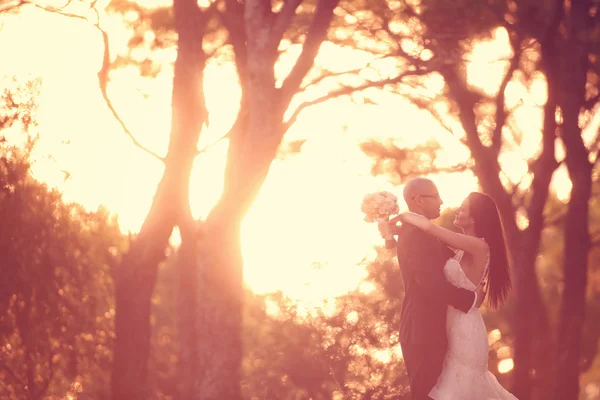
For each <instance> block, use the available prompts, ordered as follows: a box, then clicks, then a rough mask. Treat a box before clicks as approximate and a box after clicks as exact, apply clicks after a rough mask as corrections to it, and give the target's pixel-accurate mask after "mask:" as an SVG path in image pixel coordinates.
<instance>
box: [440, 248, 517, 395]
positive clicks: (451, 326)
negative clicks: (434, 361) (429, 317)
mask: <svg viewBox="0 0 600 400" xmlns="http://www.w3.org/2000/svg"><path fill="white" fill-rule="evenodd" d="M463 254H464V253H463V252H462V251H459V252H457V254H456V256H455V257H454V258H451V259H449V260H448V261H447V262H446V265H445V266H444V274H445V275H446V279H448V281H449V282H450V283H451V284H453V285H454V286H456V287H459V288H463V289H467V290H471V291H475V290H476V285H474V284H473V282H471V281H470V280H469V278H467V276H466V275H465V273H464V271H463V270H462V267H461V265H460V261H461V259H462V256H463ZM488 268H489V256H488V262H487V264H486V266H485V268H484V272H483V276H482V277H481V280H480V282H479V283H481V282H483V279H484V278H485V276H486V274H487V271H488ZM446 324H447V325H446V333H447V336H448V351H447V353H446V358H445V359H444V367H443V369H442V373H441V375H440V377H439V378H438V381H437V383H436V385H435V386H434V387H433V389H431V392H430V393H429V396H430V397H431V398H432V399H435V400H517V398H516V397H515V396H513V395H512V394H510V393H509V392H508V391H507V390H505V389H504V388H503V387H502V386H501V385H500V383H499V382H498V380H497V379H496V377H495V376H494V375H493V374H492V373H491V372H489V371H488V347H489V345H488V335H487V329H486V327H485V323H484V321H483V317H482V316H481V312H480V311H479V309H477V308H475V309H472V310H471V311H469V312H468V313H463V312H462V311H460V310H457V309H455V308H454V307H451V306H449V307H448V311H447V314H446Z"/></svg>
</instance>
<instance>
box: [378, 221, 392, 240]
mask: <svg viewBox="0 0 600 400" xmlns="http://www.w3.org/2000/svg"><path fill="white" fill-rule="evenodd" d="M377 227H378V228H379V234H380V235H381V237H382V238H383V239H386V240H387V239H393V232H392V227H391V226H390V222H389V221H379V222H378V224H377Z"/></svg>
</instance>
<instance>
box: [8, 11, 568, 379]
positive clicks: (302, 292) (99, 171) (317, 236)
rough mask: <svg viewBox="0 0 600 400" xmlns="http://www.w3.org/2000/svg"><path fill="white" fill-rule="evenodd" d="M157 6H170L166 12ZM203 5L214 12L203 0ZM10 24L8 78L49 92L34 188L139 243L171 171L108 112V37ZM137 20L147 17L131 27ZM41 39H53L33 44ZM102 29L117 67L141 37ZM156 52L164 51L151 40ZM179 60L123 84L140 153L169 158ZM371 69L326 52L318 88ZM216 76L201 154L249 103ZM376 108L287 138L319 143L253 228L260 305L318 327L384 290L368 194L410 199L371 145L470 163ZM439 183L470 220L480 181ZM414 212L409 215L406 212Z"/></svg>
mask: <svg viewBox="0 0 600 400" xmlns="http://www.w3.org/2000/svg"><path fill="white" fill-rule="evenodd" d="M152 4H153V6H164V5H169V4H170V3H169V2H165V1H164V0H153V1H152ZM201 4H207V1H204V0H202V1H201ZM1 18H2V21H1V22H2V23H3V25H2V34H1V35H0V48H2V49H3V51H4V54H6V55H7V56H6V57H5V60H4V62H3V64H2V66H1V67H0V75H3V74H6V75H13V74H15V75H17V76H19V77H21V78H23V77H37V76H41V77H42V78H43V83H42V88H41V93H40V97H39V102H40V109H39V114H38V121H39V131H40V133H41V139H40V143H39V146H38V147H37V149H36V153H35V158H36V162H35V164H34V166H33V173H34V175H35V176H36V177H37V178H38V179H40V180H43V181H45V182H47V183H48V184H49V185H51V186H54V187H57V188H59V189H60V190H61V191H62V192H63V193H64V198H65V200H67V201H76V202H79V203H81V204H83V205H85V206H86V207H87V208H89V209H95V208H97V207H99V206H100V205H105V206H106V207H107V208H108V209H110V210H111V211H113V212H115V213H117V214H118V215H119V222H120V225H121V228H122V230H123V231H124V232H127V231H131V232H137V231H138V230H139V229H140V227H141V224H142V222H143V220H144V218H145V216H146V214H147V212H148V210H149V208H150V205H151V202H152V198H153V195H154V191H155V189H156V185H157V184H158V181H159V179H160V177H161V174H162V172H163V169H162V165H161V164H160V163H159V162H158V161H157V160H155V159H153V158H152V157H151V156H149V155H148V154H146V153H144V152H143V151H141V150H139V149H138V148H137V147H135V146H134V145H133V144H132V142H131V140H130V139H129V138H128V137H127V136H126V135H125V134H124V133H123V132H122V130H121V128H120V126H119V125H118V124H117V123H116V122H115V120H114V119H113V117H112V115H111V113H110V111H109V110H108V109H107V107H106V104H105V103H104V100H103V98H102V96H101V93H100V90H99V88H98V82H97V73H98V70H99V69H100V67H101V62H102V40H101V37H100V35H99V33H98V32H97V30H96V29H94V28H93V27H91V26H90V25H89V24H86V23H85V22H83V21H79V20H73V19H65V18H64V17H61V16H57V15H51V14H48V13H44V12H42V11H40V10H37V9H35V8H33V7H25V8H24V9H23V13H22V15H20V16H15V15H5V16H2V17H1ZM127 18H129V19H135V18H137V16H136V15H133V14H129V15H128V16H127ZM41 26H43V27H44V35H31V34H30V33H31V32H35V31H38V30H39V28H40V27H41ZM102 26H103V28H104V29H106V30H107V31H108V32H109V37H110V38H111V53H112V56H113V57H116V56H117V55H118V54H124V53H125V52H126V51H127V39H128V38H129V35H130V34H131V32H130V30H129V28H127V26H126V25H125V24H123V22H122V21H120V20H119V19H118V18H117V17H112V16H107V15H102ZM148 35H152V34H150V33H149V34H148ZM14 38H19V40H14ZM146 40H148V41H151V40H152V37H151V36H148V37H146ZM507 41H508V37H507V35H506V31H505V30H503V29H499V30H497V31H496V32H495V33H494V36H493V38H492V39H491V40H490V41H486V42H482V43H480V44H477V45H476V46H475V48H474V50H473V52H472V54H471V55H470V62H469V63H468V66H467V68H468V77H469V82H470V83H471V84H473V85H477V86H478V87H481V88H482V90H483V91H484V92H486V93H494V91H497V88H498V85H499V82H500V81H499V79H501V78H499V77H500V76H501V74H502V72H503V71H504V70H505V69H506V66H507V61H506V59H507V57H510V52H509V51H507V46H506V43H507ZM410 45H411V44H410V43H407V46H410ZM23 49H27V51H23ZM299 51H300V48H299V47H298V46H288V47H286V48H285V51H284V52H283V55H282V58H281V60H280V62H279V63H278V64H277V66H276V71H277V75H278V76H279V77H282V76H284V74H285V73H287V72H288V71H289V70H290V68H291V62H292V61H293V60H295V58H296V57H297V56H298V54H299ZM175 55H176V52H175V49H170V50H167V51H164V52H162V53H161V54H159V55H158V57H159V61H160V62H163V63H164V65H163V69H162V71H161V72H160V73H159V74H158V76H157V77H156V78H155V79H149V78H144V79H140V77H139V73H138V71H137V69H136V68H134V67H127V68H123V69H120V70H115V71H113V72H111V85H110V87H109V95H110V97H111V99H112V101H113V103H114V106H115V108H116V109H117V110H119V112H120V113H121V114H122V118H123V119H124V120H125V122H126V123H127V125H128V126H129V127H130V129H131V131H132V132H133V133H134V135H135V136H136V137H137V139H138V140H139V141H140V142H141V143H142V144H143V145H144V146H146V147H148V148H149V149H151V150H152V151H154V152H156V153H158V154H161V155H164V153H165V152H166V149H167V145H168V140H169V132H170V125H171V116H170V111H171V84H172V77H173V69H172V62H173V61H174V59H175ZM134 56H135V57H137V58H139V59H143V58H145V57H147V53H146V52H145V50H143V51H141V52H140V53H139V54H137V55H134ZM370 57H371V56H370V55H369V54H367V53H365V52H359V51H354V50H350V49H349V48H343V47H339V46H335V45H333V44H331V43H324V44H323V46H322V48H321V51H320V52H319V54H318V56H317V58H316V60H315V62H316V65H317V69H316V70H315V71H313V72H312V73H311V74H313V75H312V76H316V74H317V73H318V69H319V68H321V67H322V68H327V69H329V70H333V71H337V72H340V71H345V70H350V69H354V68H361V67H364V66H365V65H366V63H368V61H369V60H370ZM375 65H376V66H377V69H374V70H365V71H364V72H363V73H362V74H361V77H360V78H356V77H354V78H352V80H353V81H361V80H362V79H368V78H372V77H373V76H374V75H377V76H390V75H392V74H394V73H395V72H396V68H397V67H396V66H395V65H393V64H391V63H390V62H389V61H388V62H385V61H381V62H379V63H378V64H375ZM205 76H206V79H205V81H204V90H205V95H206V99H207V103H208V109H209V112H210V124H209V126H208V127H207V128H206V129H205V130H204V131H203V132H202V135H201V138H200V143H199V144H198V147H199V148H204V147H206V146H208V145H210V144H212V143H214V142H216V141H218V140H219V138H221V137H223V136H224V135H225V134H226V133H227V131H228V130H229V128H230V127H231V124H232V123H233V121H234V118H235V114H236V112H237V109H238V106H239V99H240V95H241V92H240V88H239V85H238V83H237V75H236V70H235V66H234V65H233V64H231V63H226V62H221V63H216V62H213V63H210V64H209V65H208V66H207V68H206V71H205ZM540 82H541V83H540ZM334 83H335V82H333V81H332V82H329V83H326V82H324V83H323V85H320V86H316V87H312V88H309V89H308V90H306V92H305V93H303V94H301V95H299V96H297V97H296V98H295V99H294V104H298V102H300V101H303V100H306V99H311V98H315V97H318V96H321V95H323V94H326V93H328V91H329V90H331V87H333V86H332V85H334ZM542 83H543V80H542V79H541V78H539V79H537V80H534V85H535V88H534V89H532V91H531V93H530V92H528V91H527V90H525V89H524V88H523V86H521V85H518V84H515V83H511V84H510V85H509V86H508V88H507V92H506V95H507V100H508V101H509V103H511V104H514V105H515V106H517V105H518V108H517V109H516V110H515V112H514V118H516V120H517V121H518V125H519V126H520V127H521V129H522V130H523V131H524V132H526V133H527V135H525V139H524V141H523V143H521V146H516V149H515V151H514V152H513V153H507V154H504V155H503V156H502V159H501V163H502V165H503V166H504V167H505V168H506V170H507V173H508V175H509V177H510V180H511V181H514V180H518V179H520V177H521V176H522V175H523V174H524V173H525V172H526V171H527V165H526V163H525V162H524V161H523V157H528V156H530V155H531V154H533V152H534V149H536V148H537V145H538V139H539V136H536V134H537V133H539V131H540V128H541V125H540V124H541V116H540V113H539V110H538V108H539V107H538V106H539V105H540V104H543V102H544V101H545V92H544V90H545V87H544V85H543V84H542ZM278 84H279V85H280V84H281V79H280V80H279V81H278ZM443 85H444V83H443V80H442V78H441V76H439V75H433V76H431V77H429V78H428V80H427V91H428V93H429V95H430V96H432V97H433V96H434V95H435V94H438V93H440V92H441V91H442V89H443V87H444V86H443ZM369 95H371V92H369ZM364 96H365V95H364V94H362V95H357V96H355V98H354V99H355V100H361V99H364ZM372 97H373V99H376V101H377V103H378V104H376V105H372V104H360V101H358V102H353V101H351V99H348V98H339V99H335V100H332V101H329V102H327V103H324V104H321V105H319V106H314V107H311V108H308V109H306V110H305V111H304V112H303V113H302V114H301V115H300V116H299V118H298V120H297V122H296V124H294V126H292V128H291V129H290V130H289V132H288V133H287V135H286V137H285V139H284V141H292V140H305V141H306V142H305V143H304V145H303V146H302V151H301V152H300V153H298V154H292V155H288V156H287V157H286V158H285V159H277V160H275V161H274V163H273V165H272V167H271V169H270V171H269V175H268V177H267V180H266V182H265V184H264V186H263V187H262V189H261V191H260V193H259V195H258V197H257V199H256V201H255V204H254V206H253V207H252V209H251V210H250V212H249V214H248V216H247V217H246V219H245V220H244V222H243V226H242V235H243V241H242V243H243V256H244V264H245V265H244V279H245V281H246V284H247V285H248V286H249V287H250V288H252V290H253V291H255V292H256V293H268V292H273V291H276V290H281V291H283V292H284V293H285V294H286V295H288V296H290V297H291V298H293V299H297V300H299V301H302V302H303V304H302V307H303V310H304V312H305V313H306V314H308V313H309V312H310V311H311V310H313V309H314V308H315V307H322V308H323V309H324V310H325V312H326V313H332V312H333V311H332V310H335V302H330V303H325V304H324V303H323V299H327V298H331V297H332V296H337V295H341V294H344V293H346V292H348V291H349V290H353V289H355V288H357V287H359V285H360V291H361V292H362V293H370V292H372V291H373V290H375V287H374V286H373V285H372V284H369V283H366V282H362V280H363V279H364V278H365V276H366V275H365V269H364V265H363V264H362V263H363V260H368V259H371V258H372V257H373V246H375V245H381V244H382V242H381V238H380V236H379V234H378V232H377V228H376V226H375V225H373V224H367V223H365V222H364V221H363V215H362V212H361V211H360V202H361V199H362V197H363V195H364V194H365V193H366V192H369V191H375V190H389V191H392V192H394V193H396V194H398V196H399V197H401V193H402V192H401V191H402V187H394V186H393V185H392V184H391V182H390V180H389V179H388V178H386V177H382V176H378V177H373V176H371V171H370V169H371V166H372V161H371V160H370V159H369V157H367V156H366V155H365V154H363V153H362V152H361V151H360V149H359V146H358V144H359V143H361V142H363V141H365V140H370V139H380V140H385V139H391V138H393V139H394V140H398V142H399V144H400V145H402V146H414V145H417V144H422V143H423V142H425V141H428V140H432V141H435V142H437V143H439V145H440V147H441V150H440V152H439V157H438V158H437V159H436V161H435V162H436V166H438V167H448V166H452V165H455V164H457V163H462V162H467V161H468V160H469V157H470V154H469V151H468V149H466V148H465V146H463V145H462V144H461V143H460V141H459V139H457V138H456V137H454V136H452V135H451V134H449V133H448V132H446V131H445V130H444V129H443V128H441V127H440V125H439V123H438V122H436V121H435V120H434V119H433V118H432V117H431V116H430V115H429V114H428V113H427V112H426V111H424V110H421V109H419V108H418V107H416V106H415V105H414V104H412V103H410V102H409V101H408V100H407V99H406V98H402V97H400V96H398V94H397V93H394V92H383V93H379V92H377V93H375V92H373V94H372ZM536 107H538V108H536ZM436 109H437V110H438V111H440V112H441V113H442V114H444V113H445V112H446V111H447V110H448V106H447V105H446V104H443V103H439V104H436ZM288 116H289V115H288ZM454 128H457V125H452V129H453V130H455V131H456V133H457V134H459V135H460V129H458V128H457V129H454ZM530 137H531V138H533V139H529V138H530ZM227 145H228V143H227V141H226V140H223V141H220V142H219V143H218V144H217V145H215V146H213V147H211V148H210V149H209V150H208V151H206V152H204V153H203V154H202V155H201V156H200V157H198V158H197V160H196V161H195V164H194V169H193V172H192V185H191V188H190V202H191V205H192V209H193V213H194V216H195V217H196V218H204V217H206V215H207V214H208V213H209V212H210V209H211V207H213V205H214V204H215V202H216V201H217V200H218V198H219V195H220V192H221V189H222V185H223V173H222V171H223V168H224V164H225V157H226V152H227ZM519 147H520V148H519ZM50 156H51V157H50ZM431 179H433V180H434V182H435V183H436V184H437V185H438V186H439V190H440V193H441V196H442V198H443V200H444V202H445V204H444V206H445V207H456V206H458V205H459V204H460V202H461V201H462V200H463V198H464V197H465V196H466V195H467V194H468V193H469V192H471V191H476V190H478V185H477V182H476V180H475V178H474V176H473V174H472V173H471V172H464V173H447V174H439V175H436V176H432V177H431ZM555 182H556V184H555V185H554V186H553V188H554V189H553V190H556V191H557V195H558V196H559V197H560V198H561V200H565V199H567V198H568V195H569V192H570V186H569V185H570V181H569V179H568V175H566V172H565V170H564V168H563V169H559V170H558V171H557V173H556V177H555ZM401 209H403V210H405V209H406V207H405V205H404V204H401ZM361 282H362V283H361ZM267 312H269V313H270V314H274V315H276V314H277V313H278V312H279V310H278V309H277V307H275V306H274V305H268V306H267ZM348 317H349V318H350V316H348ZM351 320H354V317H352V318H351ZM498 335H500V334H499V332H498ZM499 337H500V336H499ZM499 337H498V339H497V340H499ZM497 340H496V341H497ZM504 361H506V360H504ZM511 368H512V367H511Z"/></svg>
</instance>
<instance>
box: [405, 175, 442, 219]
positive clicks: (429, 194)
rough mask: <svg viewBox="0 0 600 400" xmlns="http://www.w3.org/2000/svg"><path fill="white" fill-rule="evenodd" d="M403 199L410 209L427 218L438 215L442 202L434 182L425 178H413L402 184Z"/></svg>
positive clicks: (433, 217)
mask: <svg viewBox="0 0 600 400" xmlns="http://www.w3.org/2000/svg"><path fill="white" fill-rule="evenodd" d="M403 194H404V201H406V205H408V209H409V210H410V211H413V212H416V213H419V214H421V215H423V216H425V217H427V218H429V219H435V218H437V217H439V216H440V206H441V205H442V204H443V202H442V199H441V198H440V195H439V192H438V189H437V187H436V186H435V183H433V181H431V180H430V179H427V178H413V179H411V180H409V181H408V182H407V183H406V185H405V186H404V192H403Z"/></svg>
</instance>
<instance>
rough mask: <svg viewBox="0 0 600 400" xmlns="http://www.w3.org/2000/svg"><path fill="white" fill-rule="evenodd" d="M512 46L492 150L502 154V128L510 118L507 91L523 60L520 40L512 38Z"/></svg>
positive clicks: (498, 109)
mask: <svg viewBox="0 0 600 400" xmlns="http://www.w3.org/2000/svg"><path fill="white" fill-rule="evenodd" d="M510 42H511V45H512V48H513V52H514V54H513V58H512V60H511V61H510V64H509V67H508V71H506V75H504V78H503V79H502V83H501V84H500V87H499V88H498V94H497V95H496V117H495V124H496V126H495V127H494V132H493V133H492V148H493V149H494V151H495V153H496V154H498V153H500V147H501V146H502V128H503V127H504V124H505V122H506V118H507V117H508V115H507V112H506V108H505V107H506V104H505V91H506V87H507V86H508V83H509V82H510V81H511V79H512V77H513V75H514V73H515V71H516V70H517V68H518V67H519V61H520V59H521V51H522V49H521V43H520V40H519V38H514V39H513V38H512V37H511V40H510Z"/></svg>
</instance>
